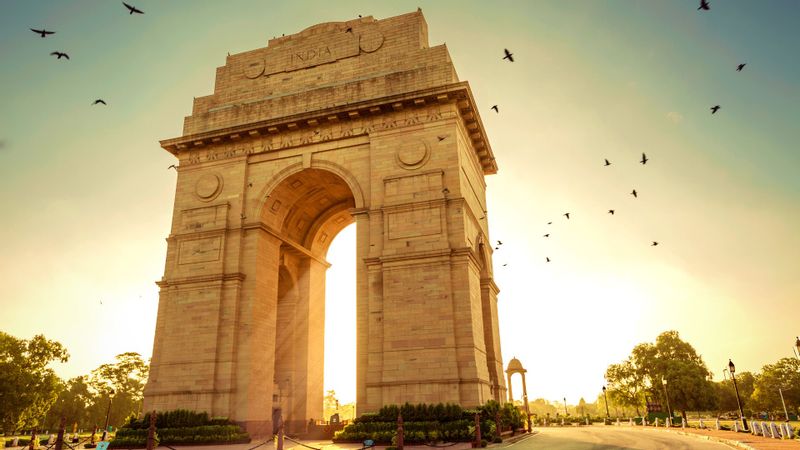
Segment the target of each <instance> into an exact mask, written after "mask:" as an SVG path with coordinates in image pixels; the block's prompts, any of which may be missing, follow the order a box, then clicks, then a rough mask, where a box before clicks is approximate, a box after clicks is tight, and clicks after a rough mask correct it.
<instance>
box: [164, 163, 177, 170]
mask: <svg viewBox="0 0 800 450" xmlns="http://www.w3.org/2000/svg"><path fill="white" fill-rule="evenodd" d="M169 169H175V170H178V166H176V165H175V164H172V165H171V166H169V167H167V170H169Z"/></svg>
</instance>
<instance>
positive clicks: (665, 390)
mask: <svg viewBox="0 0 800 450" xmlns="http://www.w3.org/2000/svg"><path fill="white" fill-rule="evenodd" d="M661 383H662V384H663V385H664V397H665V398H666V399H667V412H668V413H669V417H670V420H672V408H670V407H669V394H667V379H666V378H662V379H661Z"/></svg>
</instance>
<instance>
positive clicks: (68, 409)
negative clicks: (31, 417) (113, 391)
mask: <svg viewBox="0 0 800 450" xmlns="http://www.w3.org/2000/svg"><path fill="white" fill-rule="evenodd" d="M95 397H96V396H95V395H94V394H93V393H92V392H91V391H90V390H89V385H88V384H86V377H85V376H80V377H75V378H72V379H70V380H69V381H67V382H66V384H65V385H62V389H61V391H60V393H59V394H58V399H57V400H56V402H55V404H53V406H52V407H51V408H50V411H49V412H48V413H47V418H46V419H45V421H44V425H45V426H46V427H48V428H50V429H56V428H57V427H58V424H59V421H60V420H61V417H62V416H63V417H66V419H67V427H68V429H69V426H70V425H71V424H73V423H77V424H78V427H80V428H89V427H91V425H92V424H91V423H90V421H89V407H90V406H92V405H93V404H94V403H95V402H96V398H95Z"/></svg>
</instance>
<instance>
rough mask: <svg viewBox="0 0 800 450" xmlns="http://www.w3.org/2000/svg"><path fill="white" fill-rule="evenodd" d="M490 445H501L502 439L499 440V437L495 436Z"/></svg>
mask: <svg viewBox="0 0 800 450" xmlns="http://www.w3.org/2000/svg"><path fill="white" fill-rule="evenodd" d="M492 443H494V444H501V443H503V438H501V437H500V436H496V437H495V438H494V439H492Z"/></svg>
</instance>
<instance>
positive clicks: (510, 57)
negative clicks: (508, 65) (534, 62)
mask: <svg viewBox="0 0 800 450" xmlns="http://www.w3.org/2000/svg"><path fill="white" fill-rule="evenodd" d="M503 52H505V54H506V56H503V59H507V60H509V61H510V62H514V54H513V53H511V52H510V51H508V49H507V48H504V49H503Z"/></svg>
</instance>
